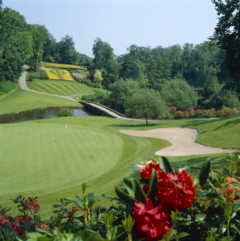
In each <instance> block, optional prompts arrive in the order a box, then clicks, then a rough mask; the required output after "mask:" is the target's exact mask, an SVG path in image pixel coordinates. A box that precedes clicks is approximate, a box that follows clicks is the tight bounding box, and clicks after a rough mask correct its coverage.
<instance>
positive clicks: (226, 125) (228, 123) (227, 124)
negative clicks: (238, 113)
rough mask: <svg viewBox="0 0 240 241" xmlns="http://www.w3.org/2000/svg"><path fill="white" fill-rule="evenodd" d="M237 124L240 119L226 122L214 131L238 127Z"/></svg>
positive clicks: (239, 122)
mask: <svg viewBox="0 0 240 241" xmlns="http://www.w3.org/2000/svg"><path fill="white" fill-rule="evenodd" d="M238 124H240V119H237V120H231V121H227V122H226V123H224V124H223V125H220V126H218V127H216V128H215V129H214V130H215V131H217V130H219V129H221V128H225V127H230V126H234V125H238Z"/></svg>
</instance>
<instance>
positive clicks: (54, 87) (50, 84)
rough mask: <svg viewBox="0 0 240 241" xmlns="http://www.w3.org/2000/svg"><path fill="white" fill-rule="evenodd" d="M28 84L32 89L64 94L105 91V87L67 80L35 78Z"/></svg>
mask: <svg viewBox="0 0 240 241" xmlns="http://www.w3.org/2000/svg"><path fill="white" fill-rule="evenodd" d="M27 84H28V86H29V88H31V89H34V90H37V91H41V92H47V93H50V94H56V95H63V96H73V95H78V96H83V95H89V94H93V93H94V90H102V91H104V90H103V89H97V88H93V87H89V86H87V85H85V84H81V83H78V82H76V81H65V80H33V81H31V82H28V83H27Z"/></svg>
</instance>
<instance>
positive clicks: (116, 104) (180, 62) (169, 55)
mask: <svg viewBox="0 0 240 241" xmlns="http://www.w3.org/2000/svg"><path fill="white" fill-rule="evenodd" d="M213 3H214V4H215V6H216V10H217V13H218V15H219V22H218V24H217V26H216V30H215V35H214V36H213V37H212V38H211V40H208V41H205V42H203V43H201V44H197V45H193V44H190V43H186V44H184V45H183V46H180V45H173V46H169V47H162V46H158V47H155V48H151V47H143V46H137V45H131V46H130V47H129V48H128V50H127V53H125V54H123V55H121V56H116V55H115V54H114V50H113V48H112V47H111V45H110V44H109V43H107V42H105V41H103V40H101V39H99V38H97V39H96V40H95V42H94V44H93V58H91V57H88V56H86V55H84V54H81V53H78V52H77V50H76V49H75V44H74V41H73V39H72V38H71V37H70V36H65V37H63V38H62V39H61V40H60V41H56V40H55V39H54V37H53V36H52V35H51V34H50V33H49V32H48V30H47V28H46V27H44V26H41V25H36V24H35V25H32V24H28V23H27V22H26V21H25V19H24V17H23V16H22V15H21V14H20V13H18V12H16V11H14V10H12V9H9V8H2V5H1V8H0V20H1V21H0V30H1V35H0V69H1V71H0V81H3V80H10V81H15V80H16V79H17V78H18V77H19V75H20V73H21V71H22V66H23V65H24V64H28V65H29V66H30V67H31V70H32V71H36V70H37V69H38V67H39V65H40V63H41V61H47V62H55V63H57V62H58V63H63V64H75V65H82V66H86V67H87V68H88V71H86V73H87V75H86V77H84V78H80V80H79V81H80V82H84V83H86V84H88V85H91V86H93V87H100V88H105V89H109V90H111V89H113V91H115V89H116V88H118V86H119V81H121V83H122V84H121V85H124V84H123V81H126V85H128V82H129V80H131V81H135V83H136V84H135V85H138V87H139V88H138V90H139V91H141V90H140V89H153V90H155V91H157V92H159V93H160V96H161V98H162V99H163V100H164V101H165V102H166V105H167V106H176V107H177V108H178V109H180V110H183V111H185V110H186V109H187V108H193V107H198V108H207V109H210V108H217V109H221V108H223V107H224V106H228V107H232V108H233V107H239V91H240V87H239V86H240V85H239V79H240V73H239V65H240V62H239V59H240V58H239V56H240V54H239V49H240V47H239V46H240V45H239V32H240V30H239V16H240V14H239V4H240V3H239V0H231V1H221V0H213ZM74 78H77V77H76V76H75V77H74ZM115 83H116V86H114V84H115ZM115 87H116V88H115ZM121 89H122V90H121ZM127 89H129V88H127ZM125 90H126V88H122V87H119V89H118V90H117V92H116V91H115V93H118V94H117V96H118V97H120V98H119V99H118V98H117V97H116V96H114V94H111V95H110V98H105V99H104V104H106V105H108V106H110V107H112V108H116V110H117V111H120V112H123V113H126V108H125V102H126V100H127V99H128V98H130V97H131V93H132V92H133V91H126V92H125V93H120V92H121V91H123V92H124V91H125ZM134 90H135V88H134ZM194 92H195V93H194Z"/></svg>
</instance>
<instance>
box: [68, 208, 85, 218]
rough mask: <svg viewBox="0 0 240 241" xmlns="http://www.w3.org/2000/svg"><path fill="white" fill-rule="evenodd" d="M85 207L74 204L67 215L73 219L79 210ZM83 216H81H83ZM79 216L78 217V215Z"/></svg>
mask: <svg viewBox="0 0 240 241" xmlns="http://www.w3.org/2000/svg"><path fill="white" fill-rule="evenodd" d="M82 210H83V209H82V208H81V207H78V206H73V207H70V208H69V209H68V211H67V217H68V218H69V219H72V218H73V216H74V214H75V213H76V212H78V211H82ZM81 217H82V216H80V218H81ZM76 218H77V217H76Z"/></svg>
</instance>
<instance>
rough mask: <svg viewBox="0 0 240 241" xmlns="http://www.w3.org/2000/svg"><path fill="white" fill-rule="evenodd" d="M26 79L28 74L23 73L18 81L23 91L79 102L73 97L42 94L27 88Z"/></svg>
mask: <svg viewBox="0 0 240 241" xmlns="http://www.w3.org/2000/svg"><path fill="white" fill-rule="evenodd" d="M26 78H27V72H23V73H22V75H21V76H20V78H19V79H18V83H19V86H20V88H21V89H22V90H26V91H30V92H33V93H37V94H41V95H48V96H54V97H60V98H63V99H66V100H71V101H74V102H78V101H77V100H76V99H75V98H74V97H73V96H63V95H54V94H50V93H47V92H41V91H37V90H33V89H30V88H29V87H28V86H27V81H26Z"/></svg>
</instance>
